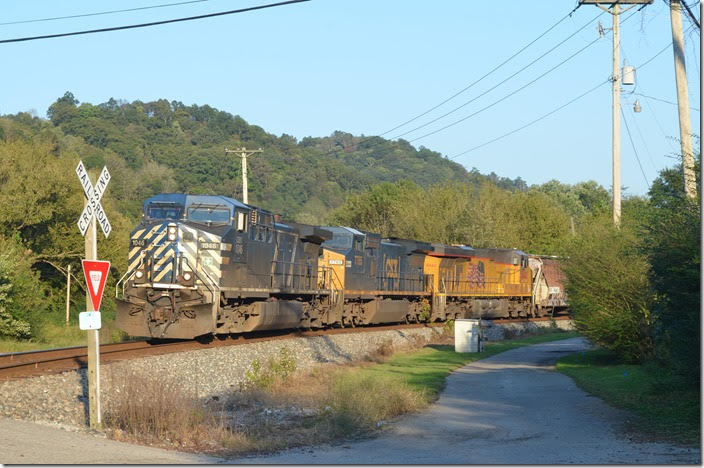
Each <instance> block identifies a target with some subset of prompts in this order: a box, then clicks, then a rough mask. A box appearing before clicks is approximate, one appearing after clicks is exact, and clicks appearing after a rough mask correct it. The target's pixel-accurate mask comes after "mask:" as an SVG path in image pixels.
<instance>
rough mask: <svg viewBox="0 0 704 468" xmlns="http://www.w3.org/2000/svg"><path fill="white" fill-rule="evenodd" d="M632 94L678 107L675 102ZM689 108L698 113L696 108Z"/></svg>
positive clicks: (641, 94)
mask: <svg viewBox="0 0 704 468" xmlns="http://www.w3.org/2000/svg"><path fill="white" fill-rule="evenodd" d="M633 94H635V95H636V96H643V97H645V98H648V99H652V100H654V101H660V102H664V103H666V104H672V105H673V106H677V105H678V104H677V103H676V102H672V101H667V100H665V99H660V98H656V97H653V96H647V95H645V94H643V93H635V92H634V93H633ZM689 108H690V109H692V110H695V111H697V112H699V109H698V108H696V107H693V106H689Z"/></svg>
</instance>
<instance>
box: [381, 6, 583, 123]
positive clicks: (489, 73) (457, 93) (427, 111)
mask: <svg viewBox="0 0 704 468" xmlns="http://www.w3.org/2000/svg"><path fill="white" fill-rule="evenodd" d="M579 7H580V5H579V4H578V5H577V6H576V7H575V8H574V10H572V11H571V12H569V13H568V14H566V15H565V16H563V17H562V18H560V19H559V20H558V21H557V22H556V23H555V24H553V25H552V26H550V27H549V28H548V29H546V30H545V31H544V32H543V33H542V34H540V35H539V36H538V37H536V38H535V39H533V40H532V41H530V42H529V43H528V44H526V45H524V46H523V47H522V48H520V49H519V50H518V51H517V52H516V53H514V54H513V55H511V56H510V57H509V58H507V59H506V60H504V61H503V62H501V63H500V64H499V65H497V66H495V67H494V68H492V69H491V70H489V71H488V72H486V73H485V74H484V75H482V76H481V77H479V78H478V79H477V80H475V81H473V82H472V83H470V84H468V85H467V86H465V87H464V88H462V89H461V90H459V91H457V92H456V93H455V94H453V95H452V96H450V97H448V98H447V99H445V100H444V101H442V102H440V103H439V104H436V105H435V106H433V107H431V108H430V109H428V110H426V111H424V112H422V113H421V114H418V115H416V116H415V117H413V118H411V119H409V120H406V121H405V122H403V123H401V124H398V125H396V126H395V127H394V128H392V129H390V130H387V131H385V132H384V133H380V134H379V136H383V135H386V134H387V133H391V132H393V131H394V130H398V129H399V128H401V127H403V126H405V125H408V124H409V123H411V122H413V121H415V120H418V119H419V118H421V117H423V116H424V115H427V114H429V113H430V112H432V111H434V110H435V109H437V108H438V107H440V106H442V105H443V104H446V103H447V102H449V101H451V100H452V99H454V98H456V97H457V96H459V95H460V94H462V93H464V92H465V91H467V90H468V89H470V88H472V87H473V86H474V85H476V84H478V83H479V82H481V81H482V80H483V79H484V78H486V77H488V76H489V75H491V74H492V73H494V72H495V71H496V70H498V69H499V68H501V67H503V66H504V65H506V64H507V63H508V62H510V61H511V60H513V59H514V58H516V57H517V56H518V55H520V54H521V53H522V52H523V51H524V50H526V49H527V48H528V47H530V46H531V45H533V44H535V43H536V42H537V41H538V40H539V39H541V38H542V37H543V36H545V35H546V34H547V33H549V32H550V31H552V30H553V29H555V28H556V27H557V26H558V25H559V24H560V23H562V22H563V21H564V20H566V19H567V18H569V17H570V16H572V14H573V13H574V12H575V11H577V8H579ZM595 19H596V18H595ZM592 21H594V20H592ZM580 31H581V29H580ZM570 37H572V36H570ZM563 42H564V41H563ZM560 44H561V43H560Z"/></svg>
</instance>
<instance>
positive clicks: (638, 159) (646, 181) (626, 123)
mask: <svg viewBox="0 0 704 468" xmlns="http://www.w3.org/2000/svg"><path fill="white" fill-rule="evenodd" d="M620 110H621V117H623V123H624V124H625V125H626V133H628V139H629V140H630V141H631V148H633V154H635V155H636V161H638V167H640V172H641V173H642V174H643V179H644V180H645V184H646V185H647V186H648V190H650V182H648V178H647V177H646V176H645V171H644V170H643V165H642V164H641V163H640V158H639V157H638V151H636V145H635V144H634V143H633V137H632V136H631V129H630V128H628V121H626V115H625V114H624V113H623V108H621V109H620Z"/></svg>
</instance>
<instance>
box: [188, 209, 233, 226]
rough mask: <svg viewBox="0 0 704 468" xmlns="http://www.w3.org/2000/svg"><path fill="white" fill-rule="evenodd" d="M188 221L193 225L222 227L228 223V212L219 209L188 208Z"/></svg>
mask: <svg viewBox="0 0 704 468" xmlns="http://www.w3.org/2000/svg"><path fill="white" fill-rule="evenodd" d="M188 220H189V221H192V222H194V223H201V224H208V225H213V224H217V225H223V224H229V223H230V210H228V209H227V208H219V207H206V206H199V207H197V208H196V207H190V208H188Z"/></svg>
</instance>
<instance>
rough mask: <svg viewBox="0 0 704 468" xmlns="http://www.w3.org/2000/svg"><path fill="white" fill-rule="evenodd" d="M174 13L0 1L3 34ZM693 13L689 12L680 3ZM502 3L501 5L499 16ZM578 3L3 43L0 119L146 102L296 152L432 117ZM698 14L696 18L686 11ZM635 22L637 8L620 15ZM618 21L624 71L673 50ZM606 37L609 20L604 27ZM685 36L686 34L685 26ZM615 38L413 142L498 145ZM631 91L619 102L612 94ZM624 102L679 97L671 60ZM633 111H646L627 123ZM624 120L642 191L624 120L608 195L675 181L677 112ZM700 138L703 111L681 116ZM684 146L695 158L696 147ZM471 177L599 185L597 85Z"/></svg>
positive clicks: (477, 5) (602, 175) (128, 0)
mask: <svg viewBox="0 0 704 468" xmlns="http://www.w3.org/2000/svg"><path fill="white" fill-rule="evenodd" d="M176 1H178V0H151V1H149V2H139V1H134V0H123V1H116V0H109V1H108V0H105V1H101V2H90V1H83V0H74V1H71V2H57V1H55V0H53V1H52V0H33V1H31V2H27V1H20V0H5V1H4V2H3V15H2V18H1V19H0V22H13V21H21V20H29V19H39V18H47V17H55V16H65V15H77V14H83V13H93V12H101V11H107V10H118V9H126V8H135V7H141V6H146V5H159V4H165V3H173V2H176ZM689 1H690V2H692V3H693V0H689ZM264 3H267V0H261V1H260V2H254V1H251V0H210V1H205V2H200V3H193V4H189V5H181V6H174V7H168V8H157V9H151V10H142V11H136V12H129V13H119V14H110V15H103V16H93V17H88V18H75V19H66V20H60V21H46V22H34V23H24V24H13V25H0V39H10V38H16V37H23V36H34V35H43V34H53V33H60V32H69V31H77V30H82V29H94V28H101V27H110V26H119V25H125V24H134V23H143V22H148V21H157V20H163V19H171V18H177V17H183V16H191V15H200V14H205V13H211V12H218V11H225V10H232V9H236V8H242V7H247V6H253V5H258V4H264ZM496 5H500V6H496ZM576 5H577V2H576V1H572V0H570V1H541V2H527V1H518V0H515V1H508V2H500V3H499V4H497V3H496V2H475V1H473V2H470V1H462V0H455V1H449V0H448V1H432V2H431V1H427V0H426V1H412V0H386V1H378V0H377V1H371V0H335V1H331V0H313V1H311V2H308V3H302V4H294V5H289V6H283V7H278V8H272V9H267V10H261V11H254V12H248V13H242V14H236V15H230V16H222V17H217V18H212V19H204V20H199V21H192V22H185V23H176V24H169V25H162V26H156V27H151V28H145V29H134V30H127V31H117V32H108V33H102V34H92V35H84V36H76V37H68V38H58V39H48V40H39V41H32V42H23V43H11V44H0V56H1V57H2V63H3V73H2V75H1V77H0V114H14V113H16V112H21V111H34V112H36V114H37V115H39V116H42V117H45V116H46V110H47V108H48V106H49V105H50V104H51V103H52V102H54V101H55V100H56V99H57V98H58V97H60V96H62V95H63V94H64V92H66V91H67V90H70V91H71V92H73V93H74V95H75V96H76V98H77V99H78V100H79V101H81V102H90V103H93V104H98V103H101V102H105V101H107V100H108V99H109V98H111V97H114V98H116V99H123V100H128V101H133V100H137V99H139V100H142V101H149V100H155V99H160V98H165V99H168V100H178V101H182V102H183V103H185V104H187V105H190V104H199V105H203V104H208V105H210V106H213V107H215V108H218V109H221V110H224V111H227V112H230V113H232V114H238V115H240V116H242V117H243V118H244V119H245V120H247V121H248V122H249V123H252V124H256V125H259V126H261V127H262V128H264V129H265V130H266V131H268V132H271V133H274V134H276V135H280V134H282V133H287V134H289V135H293V136H295V137H297V138H299V139H300V138H302V137H305V136H325V135H329V134H330V133H332V132H333V131H335V130H343V131H347V132H351V133H354V134H364V135H374V134H381V133H383V132H386V131H387V130H389V129H391V128H393V127H395V126H396V125H398V124H400V123H402V122H404V121H406V120H408V119H410V118H412V117H414V116H416V115H418V114H420V113H422V112H423V111H425V110H427V109H429V108H431V107H433V106H435V105H436V104H438V103H440V102H442V101H443V100H444V99H446V98H448V97H449V96H452V95H453V94H455V93H456V92H457V91H459V90H461V89H463V88H464V87H466V86H467V85H468V84H470V83H472V82H473V81H475V80H476V79H478V78H480V77H481V76H482V75H484V74H485V73H486V72H487V71H489V70H490V69H492V68H493V67H494V66H496V65H498V64H499V63H501V62H503V61H504V60H505V59H506V58H508V57H509V56H511V55H512V54H513V53H514V52H516V51H518V50H519V49H520V48H521V47H523V46H524V45H526V44H528V43H529V42H530V41H532V40H533V39H534V38H536V37H537V36H539V35H540V34H541V33H543V32H544V31H545V30H547V29H548V28H549V27H550V26H552V25H553V24H555V23H556V22H557V21H558V20H559V19H560V18H562V17H563V16H565V15H566V14H567V13H569V12H570V11H571V10H572V9H573V8H574V7H575V6H576ZM693 9H694V12H695V14H696V15H697V16H699V4H698V3H697V4H695V5H694V7H693ZM600 11H601V10H599V9H598V8H597V7H596V6H583V7H581V8H579V9H578V10H577V11H576V12H575V13H574V15H573V16H572V17H571V18H568V19H566V20H565V21H563V22H562V23H560V24H559V25H558V26H557V27H556V28H554V29H553V30H552V31H550V32H549V33H548V34H547V35H546V36H545V37H543V38H541V39H540V40H539V41H537V42H536V43H535V44H533V45H532V46H531V47H529V48H528V49H527V50H526V51H525V52H523V53H522V54H520V55H519V56H518V57H517V58H516V59H514V60H512V61H511V62H509V63H508V64H507V65H505V66H504V67H502V68H500V69H499V70H497V72H495V73H493V74H492V75H490V76H489V77H487V78H486V79H484V80H483V81H481V82H480V83H478V84H477V85H475V86H474V87H472V88H471V89H469V90H467V91H465V92H464V93H462V94H460V95H459V96H458V97H456V98H454V99H452V100H451V101H450V102H448V103H447V104H445V105H443V106H442V107H440V108H439V109H437V110H435V111H434V112H432V113H429V114H428V115H427V116H425V117H423V118H421V119H418V120H417V121H414V122H413V123H412V124H410V125H408V126H406V127H403V128H401V129H399V130H397V131H394V132H391V133H388V134H386V135H384V136H385V137H389V138H390V137H394V136H397V135H399V134H401V133H404V132H405V131H407V130H411V129H413V128H414V127H416V126H418V125H421V124H423V123H425V122H427V121H429V120H431V119H433V118H435V117H437V116H440V115H442V114H444V113H445V112H448V111H450V110H452V109H454V108H455V107H457V106H460V105H461V104H463V103H465V102H467V101H469V100H470V99H473V98H475V97H476V96H478V95H480V94H482V93H484V92H485V91H487V90H488V89H489V88H491V87H493V86H494V85H496V84H497V83H499V82H500V81H502V80H504V79H505V78H506V77H508V76H509V75H511V74H513V73H514V72H516V71H517V70H518V69H520V68H521V67H523V66H524V65H526V64H528V63H529V62H530V61H532V60H533V59H535V58H537V57H538V56H540V55H541V54H543V53H544V52H545V51H547V50H548V49H550V48H551V47H553V46H554V45H556V44H557V43H559V42H560V41H562V40H563V39H565V38H566V37H567V36H569V35H570V34H572V33H573V32H575V31H577V30H578V29H579V28H580V27H581V26H582V25H584V24H585V23H586V22H588V21H589V20H591V19H592V18H594V17H595V16H597V15H598V14H599V13H600ZM631 11H635V9H634V10H631ZM630 14H631V12H628V13H626V14H624V15H623V16H622V26H621V34H622V58H623V57H625V58H626V59H627V60H628V63H629V64H631V65H635V66H638V65H640V64H641V63H644V62H645V61H646V60H648V59H649V58H651V57H652V56H653V55H655V54H656V53H657V52H658V51H660V50H661V49H662V48H663V47H665V46H666V45H667V44H668V43H669V42H670V41H671V29H670V15H669V9H668V7H667V6H666V5H665V3H664V2H663V0H655V2H654V3H653V4H652V5H650V6H647V7H646V8H645V9H644V10H643V11H641V12H638V13H636V14H635V15H634V16H633V17H631V18H630V19H628V20H626V18H627V17H628V16H630ZM600 19H601V21H602V23H603V25H604V27H605V28H610V27H611V17H610V15H608V14H606V13H605V14H603V15H601V17H600ZM683 22H684V28H685V30H687V29H688V28H689V27H690V26H691V24H692V23H691V22H690V21H689V20H688V19H687V18H686V16H685V17H684V20H683ZM597 37H598V33H597V23H596V21H595V22H593V23H592V24H590V25H589V26H587V27H586V28H585V29H583V30H582V31H580V32H579V33H577V34H576V35H575V36H574V37H573V38H571V39H570V40H568V41H567V42H566V43H564V44H563V45H561V46H560V47H558V48H557V49H555V50H554V51H553V52H551V53H550V54H548V55H547V56H546V57H545V58H543V59H542V60H540V61H539V62H537V63H536V64H534V65H533V66H531V67H529V68H528V69H526V70H525V71H523V72H521V73H519V74H518V75H517V76H516V77H514V78H512V79H510V80H508V81H507V82H506V83H504V84H502V85H500V86H498V87H497V88H496V89H494V90H493V91H490V92H488V93H487V94H485V95H484V96H482V97H480V98H478V99H476V100H475V101H474V102H471V103H470V104H467V105H466V106H464V107H463V108H462V109H460V110H458V111H457V112H455V113H453V114H451V115H449V116H447V117H445V118H443V119H440V120H438V121H437V122H436V123H434V124H431V125H428V126H427V127H424V128H422V129H420V130H417V131H414V132H412V133H409V134H408V135H405V136H404V137H403V138H405V139H407V140H414V139H415V138H417V137H420V136H423V135H425V134H426V133H428V132H431V131H433V130H436V129H438V128H440V127H442V126H444V125H447V124H449V123H452V122H454V121H456V120H459V119H461V118H463V117H466V116H468V115H469V114H472V113H473V112H476V111H478V110H480V109H481V108H483V107H485V106H487V105H489V104H491V103H493V102H495V101H497V100H499V99H501V98H503V97H504V96H506V95H508V94H510V93H512V92H514V91H515V90H516V89H517V88H519V87H521V86H523V85H524V84H526V83H528V82H530V81H532V80H533V79H535V78H536V77H538V76H539V75H540V74H542V73H544V72H545V71H547V70H549V69H550V68H552V67H553V66H555V65H557V64H558V63H560V62H562V61H563V60H565V59H566V58H567V57H569V56H570V55H572V54H573V53H574V52H577V51H578V50H579V49H581V48H583V47H584V46H586V45H587V44H589V42H591V41H592V40H594V39H595V38H597ZM685 40H686V60H687V73H688V81H689V94H690V105H691V106H692V107H695V108H699V107H700V62H699V56H700V38H699V31H698V30H697V29H695V30H694V31H691V30H690V31H689V32H688V33H687V34H686V36H685ZM611 47H612V45H611V35H610V34H608V31H607V36H606V37H604V38H602V39H600V40H599V41H597V42H596V43H595V44H593V45H592V46H590V47H588V48H587V49H586V50H584V51H583V52H581V53H580V54H578V55H577V56H575V57H574V58H572V59H571V60H569V61H568V62H566V63H565V64H564V65H562V66H560V67H559V68H557V69H556V70H555V71H553V72H551V73H550V74H548V75H547V76H545V77H544V78H542V79H540V80H538V81H536V82H535V83H534V84H532V85H530V86H528V87H527V88H525V89H524V90H522V91H520V92H518V93H516V94H515V95H513V96H511V97H509V98H507V99H505V100H504V101H502V102H500V103H499V104H497V105H495V106H493V107H491V108H490V109H488V110H486V111H484V112H481V113H479V114H477V115H476V116H474V117H471V118H468V119H466V120H465V121H463V122H461V123H459V124H457V125H455V126H453V127H451V128H448V129H447V130H444V131H441V132H439V133H437V134H435V135H432V136H428V137H425V138H420V139H418V140H415V141H412V143H413V144H414V145H415V146H420V145H423V146H425V147H427V148H430V149H432V150H435V151H439V152H440V153H442V154H443V155H445V156H448V157H454V156H455V155H457V154H459V153H461V152H463V151H465V150H467V149H470V148H473V147H475V146H477V145H480V144H482V143H484V142H486V141H487V140H491V139H493V138H495V137H497V136H501V135H503V134H505V133H507V132H509V131H511V130H514V129H515V128H518V127H521V126H523V125H525V124H526V123H528V122H530V121H532V120H534V119H536V118H538V117H540V116H542V115H543V114H545V113H547V112H549V111H551V110H553V109H555V108H557V107H558V106H561V105H562V104H564V103H566V102H568V101H570V100H571V99H573V98H575V97H577V96H579V95H580V94H582V93H584V92H585V91H587V90H589V89H591V88H593V87H594V86H596V85H597V84H598V83H600V82H604V81H606V80H607V79H608V78H609V76H610V75H611ZM624 88H626V89H627V90H628V91H632V90H633V87H624ZM635 92H637V93H641V94H645V95H648V96H652V97H655V98H658V99H663V100H667V101H672V102H674V101H675V100H676V97H675V96H676V91H675V82H674V69H673V58H672V49H671V48H669V49H668V50H666V51H665V52H664V53H662V54H660V55H659V56H658V57H657V58H655V59H654V60H653V61H651V62H650V63H649V64H648V65H647V66H645V67H644V68H642V69H638V70H637V87H636V88H635ZM636 98H637V99H638V100H639V101H640V103H641V107H642V112H641V113H639V114H635V113H634V112H633V102H634V100H635V99H636ZM622 105H623V111H624V113H625V118H626V121H627V123H628V126H629V127H630V130H631V134H632V137H633V141H634V143H635V147H636V151H637V154H638V156H639V157H640V161H641V164H642V166H643V171H644V172H645V176H646V177H645V178H644V177H643V174H642V173H641V170H640V168H639V166H638V163H637V162H636V157H635V154H634V151H633V149H632V147H631V143H630V141H629V138H628V133H627V131H626V126H625V125H624V124H623V123H622V125H621V127H622V135H621V147H622V161H623V168H622V184H623V185H624V186H627V187H628V188H627V191H626V193H628V194H637V195H642V194H645V193H646V192H647V184H646V179H647V181H648V182H651V181H652V180H653V179H654V178H655V177H656V175H657V171H659V170H660V169H662V168H664V167H668V166H672V165H673V164H675V162H676V161H675V160H674V159H672V157H671V156H672V155H673V154H674V153H676V152H678V151H679V150H678V148H679V143H678V142H677V139H678V138H679V130H678V123H677V108H676V106H674V105H671V104H667V103H664V102H660V101H656V100H653V99H650V98H646V97H643V96H637V95H631V94H628V93H624V95H623V97H622ZM691 115H692V128H693V129H694V132H695V133H696V134H699V128H700V112H699V111H698V110H692V111H691ZM695 144H696V143H695ZM455 160H456V161H457V162H459V163H461V164H463V165H464V166H465V167H467V168H468V169H471V168H472V167H476V168H477V169H479V170H480V171H481V172H483V173H489V172H491V171H494V172H496V173H497V174H498V175H500V176H505V177H511V178H515V177H518V176H520V177H522V178H523V179H524V180H526V181H527V182H528V183H529V184H536V183H543V182H545V181H547V180H550V179H553V178H555V179H558V180H560V181H562V182H566V183H575V182H579V181H583V180H589V179H592V180H596V181H597V182H598V183H600V184H602V185H603V186H604V187H605V188H607V189H609V190H610V186H611V88H610V85H609V84H604V85H603V86H602V87H601V88H599V89H597V90H596V91H594V92H593V93H591V94H589V95H587V96H585V97H584V98H582V99H581V100H579V101H577V102H575V103H573V104H571V105H570V106H568V107H566V108H564V109H562V110H560V111H559V112H556V113H555V114H553V115H551V116H550V117H548V118H546V119H544V120H542V121H540V122H538V123H537V124H535V125H533V126H531V127H528V128H527V129H525V130H522V131H520V132H517V133H515V134H513V135H511V136H509V137H507V138H504V139H502V140H500V141H498V142H496V143H492V144H489V145H487V146H484V147H483V148H481V149H478V150H476V151H473V152H470V153H467V154H464V155H462V156H459V157H457V158H455Z"/></svg>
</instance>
